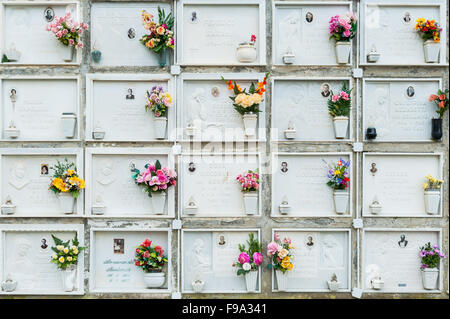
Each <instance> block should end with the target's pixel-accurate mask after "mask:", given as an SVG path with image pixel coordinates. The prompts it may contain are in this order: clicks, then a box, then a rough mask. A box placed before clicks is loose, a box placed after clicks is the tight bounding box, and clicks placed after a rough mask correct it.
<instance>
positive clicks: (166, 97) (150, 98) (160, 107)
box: [145, 85, 172, 117]
mask: <svg viewBox="0 0 450 319" xmlns="http://www.w3.org/2000/svg"><path fill="white" fill-rule="evenodd" d="M145 96H146V98H147V103H146V104H145V111H148V110H149V109H150V110H151V111H152V112H153V114H154V115H155V117H165V116H166V115H167V108H168V107H169V106H172V96H171V95H170V94H169V93H168V92H164V89H163V87H162V86H160V85H158V86H154V87H152V89H151V91H150V92H149V91H147V93H146V94H145Z"/></svg>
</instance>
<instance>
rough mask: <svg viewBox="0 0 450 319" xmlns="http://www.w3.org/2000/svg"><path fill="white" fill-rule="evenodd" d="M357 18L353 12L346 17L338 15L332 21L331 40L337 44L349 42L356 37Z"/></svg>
mask: <svg viewBox="0 0 450 319" xmlns="http://www.w3.org/2000/svg"><path fill="white" fill-rule="evenodd" d="M356 20H357V19H356V16H355V14H354V13H353V12H348V13H347V14H345V15H344V16H339V15H336V16H334V17H331V19H330V22H329V23H330V28H329V31H330V39H335V40H336V42H339V41H345V42H348V41H350V40H351V39H353V38H354V37H355V35H356V29H357V24H356Z"/></svg>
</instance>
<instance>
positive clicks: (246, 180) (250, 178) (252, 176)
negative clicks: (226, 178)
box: [236, 170, 259, 192]
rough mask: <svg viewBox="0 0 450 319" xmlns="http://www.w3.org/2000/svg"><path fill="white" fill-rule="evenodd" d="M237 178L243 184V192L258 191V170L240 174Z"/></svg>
mask: <svg viewBox="0 0 450 319" xmlns="http://www.w3.org/2000/svg"><path fill="white" fill-rule="evenodd" d="M236 180H237V181H238V182H239V183H240V184H241V187H242V191H243V192H252V191H257V190H258V188H259V174H258V171H256V172H253V171H250V170H249V171H248V172H247V174H239V175H238V176H237V177H236Z"/></svg>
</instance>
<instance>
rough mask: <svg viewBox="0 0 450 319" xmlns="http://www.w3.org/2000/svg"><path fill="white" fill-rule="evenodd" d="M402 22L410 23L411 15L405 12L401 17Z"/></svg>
mask: <svg viewBox="0 0 450 319" xmlns="http://www.w3.org/2000/svg"><path fill="white" fill-rule="evenodd" d="M403 21H405V22H410V21H411V14H410V13H409V12H405V16H404V17H403Z"/></svg>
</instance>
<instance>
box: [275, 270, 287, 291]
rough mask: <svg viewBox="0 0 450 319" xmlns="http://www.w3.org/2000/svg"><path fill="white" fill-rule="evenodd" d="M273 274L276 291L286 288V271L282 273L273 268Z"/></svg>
mask: <svg viewBox="0 0 450 319" xmlns="http://www.w3.org/2000/svg"><path fill="white" fill-rule="evenodd" d="M275 274H276V277H277V287H278V291H286V290H287V284H288V278H287V277H288V276H287V272H286V273H284V274H283V273H282V272H281V270H275Z"/></svg>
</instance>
